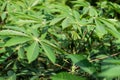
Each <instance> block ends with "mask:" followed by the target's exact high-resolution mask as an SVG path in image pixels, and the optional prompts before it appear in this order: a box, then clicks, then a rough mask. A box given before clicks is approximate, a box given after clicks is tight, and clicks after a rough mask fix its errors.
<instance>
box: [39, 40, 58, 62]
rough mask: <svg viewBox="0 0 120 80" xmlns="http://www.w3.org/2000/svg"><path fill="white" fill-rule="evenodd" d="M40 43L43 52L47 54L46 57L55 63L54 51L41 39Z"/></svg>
mask: <svg viewBox="0 0 120 80" xmlns="http://www.w3.org/2000/svg"><path fill="white" fill-rule="evenodd" d="M40 44H41V45H42V48H43V49H44V51H45V54H46V55H47V57H48V58H49V59H50V60H51V61H52V62H53V63H55V60H56V57H55V52H54V51H53V49H52V48H51V47H50V46H49V45H48V44H46V43H44V42H43V41H41V42H40Z"/></svg>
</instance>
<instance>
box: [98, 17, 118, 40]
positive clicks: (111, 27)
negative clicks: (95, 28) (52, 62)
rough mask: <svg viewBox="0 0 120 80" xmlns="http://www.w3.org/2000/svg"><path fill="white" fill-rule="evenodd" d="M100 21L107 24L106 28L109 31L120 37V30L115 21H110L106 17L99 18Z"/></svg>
mask: <svg viewBox="0 0 120 80" xmlns="http://www.w3.org/2000/svg"><path fill="white" fill-rule="evenodd" d="M99 21H101V22H102V23H104V25H105V26H106V30H107V31H108V32H109V33H111V34H112V35H113V36H114V37H116V38H118V39H120V32H118V30H117V29H116V27H115V26H116V25H115V23H113V22H112V21H110V20H108V19H104V18H99Z"/></svg>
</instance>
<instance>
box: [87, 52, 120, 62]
mask: <svg viewBox="0 0 120 80" xmlns="http://www.w3.org/2000/svg"><path fill="white" fill-rule="evenodd" d="M119 54H120V52H118V53H115V54H112V55H110V56H105V57H101V58H96V59H93V60H90V61H89V62H95V61H98V60H103V59H106V58H109V57H114V56H117V55H119Z"/></svg>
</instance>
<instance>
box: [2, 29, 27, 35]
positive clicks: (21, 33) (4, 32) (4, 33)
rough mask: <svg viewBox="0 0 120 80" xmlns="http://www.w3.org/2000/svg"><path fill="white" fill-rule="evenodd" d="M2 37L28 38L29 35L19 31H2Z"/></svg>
mask: <svg viewBox="0 0 120 80" xmlns="http://www.w3.org/2000/svg"><path fill="white" fill-rule="evenodd" d="M0 35H1V36H24V37H28V35H27V34H25V33H23V32H19V31H14V30H2V31H0Z"/></svg>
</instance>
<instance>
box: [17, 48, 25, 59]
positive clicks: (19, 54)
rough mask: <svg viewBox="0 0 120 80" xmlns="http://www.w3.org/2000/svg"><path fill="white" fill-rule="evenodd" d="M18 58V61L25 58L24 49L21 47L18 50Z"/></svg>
mask: <svg viewBox="0 0 120 80" xmlns="http://www.w3.org/2000/svg"><path fill="white" fill-rule="evenodd" d="M18 58H20V59H24V58H25V53H24V49H23V48H22V47H20V48H19V49H18Z"/></svg>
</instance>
